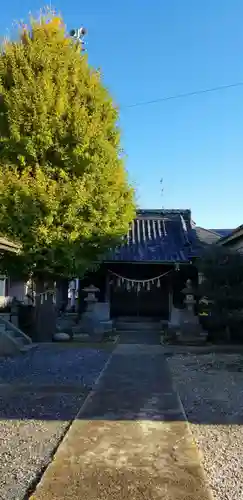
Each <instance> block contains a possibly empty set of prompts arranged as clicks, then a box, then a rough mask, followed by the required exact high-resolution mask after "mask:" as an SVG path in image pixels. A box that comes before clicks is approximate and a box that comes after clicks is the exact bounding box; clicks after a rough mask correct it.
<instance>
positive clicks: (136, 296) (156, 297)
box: [109, 266, 171, 319]
mask: <svg viewBox="0 0 243 500" xmlns="http://www.w3.org/2000/svg"><path fill="white" fill-rule="evenodd" d="M140 269H141V266H140ZM153 271H157V269H156V270H153ZM170 272H171V271H165V272H164V273H161V274H159V275H157V276H156V274H155V272H153V274H152V277H151V278H147V277H146V278H144V279H141V278H140V279H138V278H136V279H135V278H129V277H127V276H124V275H120V274H117V273H114V272H113V273H112V272H111V273H110V278H111V279H110V280H109V285H110V294H109V295H110V308H111V317H113V318H114V317H120V316H131V317H132V316H136V317H141V318H143V317H151V318H152V317H155V318H158V319H159V318H160V319H168V317H169V280H168V276H169V273H170ZM134 274H135V273H134ZM130 275H131V274H130Z"/></svg>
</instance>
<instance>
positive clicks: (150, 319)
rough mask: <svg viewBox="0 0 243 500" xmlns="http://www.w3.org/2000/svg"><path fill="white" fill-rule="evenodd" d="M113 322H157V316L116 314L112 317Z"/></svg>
mask: <svg viewBox="0 0 243 500" xmlns="http://www.w3.org/2000/svg"><path fill="white" fill-rule="evenodd" d="M114 321H115V322H120V321H121V322H125V323H158V321H159V320H158V319H157V318H153V317H149V316H144V317H141V316H118V317H117V318H115V319H114Z"/></svg>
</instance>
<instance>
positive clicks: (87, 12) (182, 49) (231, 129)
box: [0, 0, 243, 228]
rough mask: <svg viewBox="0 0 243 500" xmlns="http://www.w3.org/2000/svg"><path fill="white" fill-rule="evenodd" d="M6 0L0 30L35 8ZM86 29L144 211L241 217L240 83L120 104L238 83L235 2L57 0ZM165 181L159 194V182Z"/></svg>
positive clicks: (230, 221) (242, 6)
mask: <svg viewBox="0 0 243 500" xmlns="http://www.w3.org/2000/svg"><path fill="white" fill-rule="evenodd" d="M43 5H45V3H44V4H43V3H42V2H41V1H38V0H25V1H24V2H19V1H17V0H11V2H7V3H5V8H4V10H3V11H2V12H1V19H0V33H1V34H2V35H4V34H7V30H8V29H10V30H11V26H12V23H13V21H14V20H17V19H26V18H27V15H28V12H30V11H31V12H32V13H35V12H37V11H38V10H39V9H40V8H41V7H43ZM52 5H53V7H56V8H57V9H58V10H59V11H60V12H61V13H62V14H63V17H64V20H65V22H66V24H67V26H68V28H69V29H70V28H72V27H79V26H80V25H84V26H85V27H87V29H88V36H87V50H88V54H89V60H90V63H91V64H92V65H93V66H96V67H100V68H101V69H102V72H103V75H104V82H105V84H106V85H107V86H108V87H109V89H110V91H111V93H112V95H113V97H114V99H115V101H116V102H117V103H118V104H119V105H120V107H121V115H120V122H121V128H122V144H123V148H124V150H125V152H126V156H127V159H126V165H127V169H128V172H129V175H130V179H131V180H132V182H133V183H134V184H135V186H136V188H137V196H138V202H139V205H140V206H141V207H142V208H160V207H162V206H163V207H164V208H190V209H191V210H192V216H193V219H194V220H195V221H196V222H197V223H198V224H200V225H202V226H205V227H215V228H217V227H227V228H228V227H229V228H231V227H235V226H237V225H239V224H242V223H243V196H242V184H243V87H238V88H234V89H229V90H223V91H221V92H217V93H216V92H215V93H214V92H213V93H208V94H204V95H198V96H193V97H190V98H184V99H178V100H171V101H167V102H163V103H158V104H152V105H148V106H141V107H134V108H129V107H127V108H126V106H127V105H130V104H134V103H137V102H140V101H148V100H153V99H157V98H160V97H164V96H169V95H173V94H178V93H184V92H190V91H194V90H200V89H204V88H209V87H215V86H218V85H227V84H230V83H235V82H239V81H242V82H243V30H242V22H243V2H242V0H183V1H182V0H150V1H149V2H147V1H145V0H130V1H129V0H123V1H120V2H117V1H114V0H102V1H101V0H88V1H86V2H79V1H78V0H69V1H65V0H56V1H55V3H54V2H53V3H52ZM161 178H163V188H164V191H163V195H161V185H160V179H161Z"/></svg>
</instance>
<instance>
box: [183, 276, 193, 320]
mask: <svg viewBox="0 0 243 500" xmlns="http://www.w3.org/2000/svg"><path fill="white" fill-rule="evenodd" d="M182 293H183V294H184V296H185V299H184V304H185V306H186V309H187V311H188V313H189V314H191V315H194V306H195V304H196V300H195V292H194V289H193V286H192V282H191V280H190V279H188V280H187V281H186V287H185V288H183V290H182Z"/></svg>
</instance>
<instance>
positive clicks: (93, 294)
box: [76, 285, 112, 341]
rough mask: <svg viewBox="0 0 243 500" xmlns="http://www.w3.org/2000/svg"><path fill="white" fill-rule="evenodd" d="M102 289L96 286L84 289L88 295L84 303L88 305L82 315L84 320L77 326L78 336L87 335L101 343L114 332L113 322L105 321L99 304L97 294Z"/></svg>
mask: <svg viewBox="0 0 243 500" xmlns="http://www.w3.org/2000/svg"><path fill="white" fill-rule="evenodd" d="M99 291H100V289H99V288H97V287H95V286H94V285H90V286H88V287H85V288H83V292H85V293H86V294H87V296H86V297H85V299H84V301H85V302H86V304H87V308H86V311H85V312H84V313H83V314H82V318H81V320H80V322H79V324H78V326H77V329H76V334H77V335H82V334H87V335H89V336H90V337H92V339H93V340H96V341H99V340H101V339H102V338H103V336H104V334H105V333H107V332H110V331H112V321H105V320H104V314H103V311H102V308H100V307H99V305H101V304H100V303H99V302H98V299H97V294H98V293H99Z"/></svg>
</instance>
